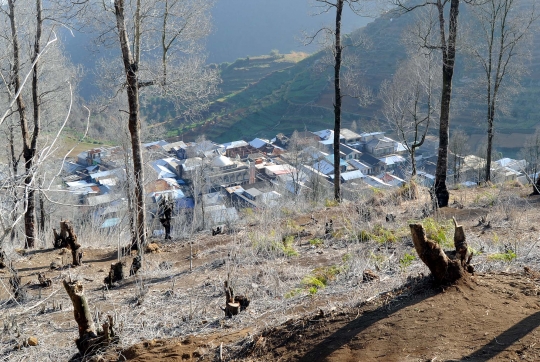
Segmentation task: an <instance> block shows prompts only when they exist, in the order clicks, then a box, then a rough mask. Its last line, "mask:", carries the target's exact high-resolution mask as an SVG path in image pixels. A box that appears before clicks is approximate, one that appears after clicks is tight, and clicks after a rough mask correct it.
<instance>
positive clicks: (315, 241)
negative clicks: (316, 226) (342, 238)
mask: <svg viewBox="0 0 540 362" xmlns="http://www.w3.org/2000/svg"><path fill="white" fill-rule="evenodd" d="M309 244H310V245H313V246H315V247H319V246H323V245H324V240H321V239H319V238H315V239H311V240H310V241H309Z"/></svg>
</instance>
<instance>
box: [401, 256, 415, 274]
mask: <svg viewBox="0 0 540 362" xmlns="http://www.w3.org/2000/svg"><path fill="white" fill-rule="evenodd" d="M415 259H416V257H415V256H414V254H409V253H405V255H403V256H402V257H401V258H400V259H399V269H401V271H402V272H403V271H405V269H407V268H408V267H409V266H410V265H411V264H412V262H413V261H414V260H415Z"/></svg>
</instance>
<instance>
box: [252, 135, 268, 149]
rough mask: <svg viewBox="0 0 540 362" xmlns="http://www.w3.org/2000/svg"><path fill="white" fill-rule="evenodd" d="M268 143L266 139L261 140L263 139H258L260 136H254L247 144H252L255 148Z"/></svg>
mask: <svg viewBox="0 0 540 362" xmlns="http://www.w3.org/2000/svg"><path fill="white" fill-rule="evenodd" d="M267 143H268V141H266V140H263V139H260V138H255V139H254V140H253V141H251V142H250V143H249V144H250V145H251V146H252V147H255V148H257V149H258V148H261V147H263V146H264V145H266V144H267Z"/></svg>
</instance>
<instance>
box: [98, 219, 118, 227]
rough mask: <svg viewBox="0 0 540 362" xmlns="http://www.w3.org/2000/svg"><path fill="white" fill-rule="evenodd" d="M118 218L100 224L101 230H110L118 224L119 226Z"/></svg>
mask: <svg viewBox="0 0 540 362" xmlns="http://www.w3.org/2000/svg"><path fill="white" fill-rule="evenodd" d="M120 221H121V220H120V218H119V217H113V218H111V219H107V220H105V221H104V222H103V224H101V229H105V228H110V227H113V226H116V225H118V224H120Z"/></svg>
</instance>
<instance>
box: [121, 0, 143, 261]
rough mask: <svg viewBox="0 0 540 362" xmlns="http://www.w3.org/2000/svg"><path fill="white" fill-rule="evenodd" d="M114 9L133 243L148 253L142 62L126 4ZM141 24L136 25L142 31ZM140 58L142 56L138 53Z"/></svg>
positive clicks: (134, 246) (138, 248) (136, 247)
mask: <svg viewBox="0 0 540 362" xmlns="http://www.w3.org/2000/svg"><path fill="white" fill-rule="evenodd" d="M114 9H115V15H116V26H117V29H118V36H119V38H120V47H121V51H122V60H123V62H124V72H125V74H126V91H127V97H128V105H129V120H128V128H129V133H130V136H131V149H132V157H133V176H134V182H135V185H134V191H135V200H134V201H135V203H134V206H135V208H136V210H135V214H136V219H135V227H136V233H135V236H136V240H133V241H132V245H133V249H136V250H139V251H141V250H144V248H145V246H146V243H147V240H146V225H145V223H146V210H145V208H146V207H145V200H144V198H145V193H144V170H143V166H144V163H143V156H142V146H141V125H140V119H139V114H140V113H139V80H138V77H137V74H138V67H139V65H138V62H137V61H136V59H134V58H133V56H132V54H131V49H130V44H129V39H128V33H127V28H126V21H125V15H124V14H125V12H124V1H123V0H115V1H114ZM139 26H140V24H135V27H136V28H137V29H138V28H139ZM138 41H139V39H135V45H136V48H138ZM135 56H136V57H137V56H138V55H137V54H135Z"/></svg>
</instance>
